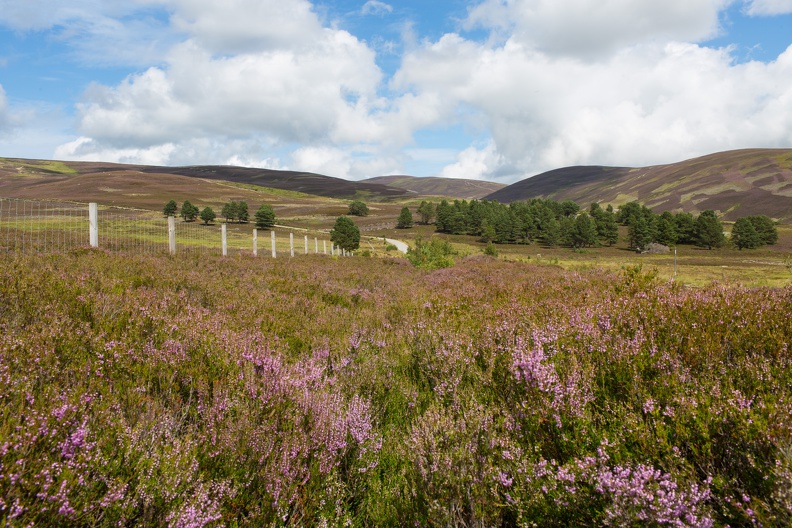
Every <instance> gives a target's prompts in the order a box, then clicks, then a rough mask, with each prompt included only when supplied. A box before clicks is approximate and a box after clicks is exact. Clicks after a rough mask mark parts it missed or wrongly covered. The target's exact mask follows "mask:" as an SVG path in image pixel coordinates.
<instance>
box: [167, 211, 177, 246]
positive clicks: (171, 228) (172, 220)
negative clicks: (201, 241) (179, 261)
mask: <svg viewBox="0 0 792 528" xmlns="http://www.w3.org/2000/svg"><path fill="white" fill-rule="evenodd" d="M168 251H169V252H170V254H171V255H175V254H176V217H175V216H172V215H171V216H169V217H168Z"/></svg>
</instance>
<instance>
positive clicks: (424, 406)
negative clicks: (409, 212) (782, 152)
mask: <svg viewBox="0 0 792 528" xmlns="http://www.w3.org/2000/svg"><path fill="white" fill-rule="evenodd" d="M790 313H792V289H791V288H790V287H785V288H773V289H771V288H750V289H749V288H744V287H741V286H739V285H736V284H731V285H724V284H717V283H715V284H711V285H709V286H706V287H701V288H687V287H683V286H680V285H679V284H677V283H674V282H666V281H660V280H658V279H657V278H656V276H655V274H653V273H652V272H649V271H647V270H644V269H641V268H640V267H638V266H635V267H628V268H625V269H624V270H622V271H620V272H617V273H612V272H603V271H601V270H598V271H582V272H574V271H564V270H562V269H559V268H558V267H555V266H548V265H540V264H527V263H514V262H511V263H510V262H504V261H502V260H497V259H492V258H488V257H485V256H479V257H468V258H461V259H457V261H456V265H455V266H454V267H450V268H445V269H438V270H432V271H427V270H423V269H419V268H416V267H413V266H411V265H410V264H409V263H408V261H407V260H406V259H366V258H357V259H335V258H331V257H322V256H315V257H313V256H306V257H302V258H299V259H270V260H262V259H254V258H252V257H249V258H247V257H240V258H232V259H228V258H226V259H222V258H219V257H198V256H195V257H187V256H181V257H167V256H162V257H157V256H135V255H122V254H109V253H106V252H103V251H100V250H77V251H73V252H71V253H68V254H60V255H13V254H7V255H3V256H2V258H0V328H1V329H2V331H0V439H1V440H0V524H2V525H6V526H27V525H33V524H34V525H40V526H118V525H125V526H132V525H146V526H166V525H167V526H193V527H196V526H324V525H328V526H341V525H351V526H394V527H395V526H408V525H409V526H438V525H440V526H521V525H524V526H530V525H537V526H573V525H578V526H581V525H586V526H593V525H604V526H628V525H629V526H726V525H730V526H751V525H755V526H759V525H762V526H782V525H789V523H791V522H792V421H790V420H789V416H790V415H792V368H790V367H792V365H791V364H790V361H792V359H791V357H792V356H790V353H789V344H790V342H792V326H790V325H789V314H790Z"/></svg>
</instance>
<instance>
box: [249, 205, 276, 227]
mask: <svg viewBox="0 0 792 528" xmlns="http://www.w3.org/2000/svg"><path fill="white" fill-rule="evenodd" d="M253 218H254V219H255V221H256V228H257V229H269V228H271V227H272V226H274V225H275V210H274V209H273V208H272V206H271V205H269V204H262V205H261V207H259V208H258V211H256V214H255V215H254V216H253Z"/></svg>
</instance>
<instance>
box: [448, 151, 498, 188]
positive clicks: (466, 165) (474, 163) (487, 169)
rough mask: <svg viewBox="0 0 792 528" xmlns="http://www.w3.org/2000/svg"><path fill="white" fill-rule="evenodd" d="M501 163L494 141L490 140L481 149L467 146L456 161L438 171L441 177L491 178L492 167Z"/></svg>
mask: <svg viewBox="0 0 792 528" xmlns="http://www.w3.org/2000/svg"><path fill="white" fill-rule="evenodd" d="M502 165H503V159H502V157H501V155H500V154H499V153H498V151H497V149H496V147H495V143H494V142H490V143H489V144H488V145H487V146H485V147H484V148H482V149H478V148H476V147H468V148H467V149H465V150H463V151H462V152H460V153H459V155H458V156H457V161H456V163H453V164H451V165H447V166H446V167H445V168H443V170H442V171H441V173H440V176H442V177H443V178H463V179H469V180H487V179H489V180H492V179H495V178H493V176H494V175H493V170H492V169H493V167H499V166H502Z"/></svg>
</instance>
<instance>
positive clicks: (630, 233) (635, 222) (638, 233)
mask: <svg viewBox="0 0 792 528" xmlns="http://www.w3.org/2000/svg"><path fill="white" fill-rule="evenodd" d="M627 240H628V242H629V244H630V247H631V248H633V249H635V250H636V251H643V250H644V249H646V246H648V245H649V244H650V243H651V242H652V237H651V235H650V233H649V226H648V225H646V218H645V217H644V215H643V214H638V215H637V216H633V217H631V219H630V223H629V225H628V227H627Z"/></svg>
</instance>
